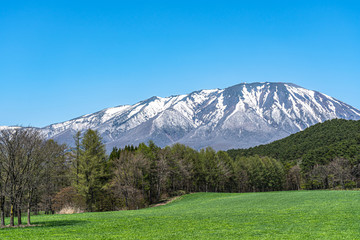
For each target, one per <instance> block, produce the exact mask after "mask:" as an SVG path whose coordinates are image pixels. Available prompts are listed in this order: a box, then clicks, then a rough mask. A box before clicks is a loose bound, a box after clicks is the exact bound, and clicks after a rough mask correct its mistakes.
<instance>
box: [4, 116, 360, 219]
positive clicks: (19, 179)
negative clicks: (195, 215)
mask: <svg viewBox="0 0 360 240" xmlns="http://www.w3.org/2000/svg"><path fill="white" fill-rule="evenodd" d="M359 146H360V122H359V121H346V120H337V119H336V120H331V121H326V122H324V123H321V124H316V125H314V126H312V127H309V128H308V129H305V130H304V131H302V132H299V133H296V134H293V135H291V136H289V137H287V138H285V139H282V140H279V141H275V142H273V143H270V144H267V145H263V146H258V147H254V148H250V149H236V150H234V149H233V150H228V151H215V150H213V149H212V148H206V149H201V150H200V151H196V150H194V149H192V148H190V147H187V146H185V145H182V144H174V145H172V146H167V147H164V148H160V147H158V146H156V144H155V143H154V142H152V141H150V142H148V143H147V144H145V143H141V144H139V145H138V146H125V147H124V148H114V149H113V150H112V151H111V153H110V155H107V154H106V151H105V145H104V144H103V143H102V139H101V137H100V135H99V133H98V132H97V131H94V130H91V129H89V130H87V131H86V132H85V133H83V134H81V133H80V132H78V133H76V134H75V135H74V146H73V147H71V148H69V147H67V146H65V145H60V144H58V143H56V142H55V141H53V140H45V138H44V137H43V136H42V135H41V133H40V132H39V131H37V130H35V129H31V128H16V129H11V130H2V131H0V209H1V226H4V225H5V221H4V219H5V217H10V225H11V226H14V225H15V218H17V225H19V226H20V225H22V224H23V223H22V222H21V216H22V214H24V213H26V214H27V225H31V218H30V216H31V214H39V213H45V214H54V213H74V212H94V211H114V210H125V209H139V208H144V207H147V206H151V205H152V204H156V203H159V202H162V201H164V200H166V199H168V198H170V197H173V196H179V195H182V194H185V193H192V192H264V191H283V190H301V189H352V188H357V187H359V185H360V176H359V175H360V174H359V172H360V171H359V170H360V165H359V163H360V162H359V160H360V149H359Z"/></svg>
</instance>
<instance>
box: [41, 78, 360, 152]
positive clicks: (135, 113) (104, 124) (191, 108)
mask: <svg viewBox="0 0 360 240" xmlns="http://www.w3.org/2000/svg"><path fill="white" fill-rule="evenodd" d="M333 118H343V119H349V120H358V119H360V111H359V110H358V109H356V108H353V107H351V106H350V105H348V104H346V103H343V102H341V101H339V100H337V99H335V98H332V97H330V96H328V95H326V94H322V93H320V92H317V91H313V90H308V89H305V88H303V87H300V86H298V85H296V84H293V83H283V82H275V83H273V82H255V83H240V84H237V85H234V86H231V87H228V88H224V89H219V88H216V89H209V90H198V91H193V92H191V93H189V94H182V95H172V96H169V97H158V96H152V97H150V98H148V99H145V100H143V101H140V102H138V103H135V104H133V105H118V106H116V107H112V108H105V109H103V110H100V111H97V112H95V113H91V114H86V115H83V116H80V117H77V118H74V119H71V120H69V121H65V122H60V123H55V124H51V125H49V126H46V127H44V128H41V130H42V131H43V132H44V134H45V135H46V137H47V138H54V139H55V140H56V141H58V142H60V143H67V144H69V145H72V143H73V139H72V136H73V135H74V134H75V132H77V131H85V130H87V129H89V128H92V129H95V130H98V131H99V133H100V134H101V136H102V137H103V140H104V142H105V143H106V145H107V149H108V150H110V149H111V148H112V147H114V146H117V147H122V146H124V145H129V144H134V145H137V144H138V143H140V142H147V141H149V140H153V141H154V142H155V143H156V144H157V145H159V146H161V147H163V146H166V145H171V144H174V143H177V142H179V143H183V144H186V145H188V146H190V147H193V148H195V149H200V148H205V147H207V146H211V147H213V148H215V149H216V150H227V149H231V148H248V147H253V146H256V145H260V144H266V143H269V142H272V141H274V140H278V139H280V138H283V137H286V136H288V135H290V134H292V133H295V132H298V131H301V130H303V129H305V128H307V127H309V126H312V125H314V124H316V123H318V122H323V121H326V120H330V119H333Z"/></svg>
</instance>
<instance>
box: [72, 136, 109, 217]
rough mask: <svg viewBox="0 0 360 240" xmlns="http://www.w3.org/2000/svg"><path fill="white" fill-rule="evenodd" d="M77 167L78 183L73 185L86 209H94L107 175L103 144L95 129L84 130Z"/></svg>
mask: <svg viewBox="0 0 360 240" xmlns="http://www.w3.org/2000/svg"><path fill="white" fill-rule="evenodd" d="M78 167H79V171H78V183H77V184H75V187H76V188H77V190H78V192H79V193H80V194H81V195H82V196H83V197H84V198H85V200H86V209H87V211H94V210H96V209H97V208H99V206H96V203H99V201H97V200H98V199H99V198H100V197H101V195H102V193H103V192H102V187H103V186H104V185H105V182H106V181H105V180H106V175H107V173H106V171H105V170H106V153H105V146H104V144H103V143H102V142H101V137H100V135H99V134H98V132H97V131H93V130H91V129H89V130H87V131H86V132H85V134H84V136H83V138H82V141H81V152H80V156H79V166H78Z"/></svg>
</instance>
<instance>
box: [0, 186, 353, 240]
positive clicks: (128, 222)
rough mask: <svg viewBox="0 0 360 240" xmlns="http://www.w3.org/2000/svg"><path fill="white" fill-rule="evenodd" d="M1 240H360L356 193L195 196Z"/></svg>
mask: <svg viewBox="0 0 360 240" xmlns="http://www.w3.org/2000/svg"><path fill="white" fill-rule="evenodd" d="M33 223H34V224H39V225H42V226H39V227H32V228H20V229H10V228H6V229H0V239H359V238H360V192H359V191H294V192H267V193H243V194H222V193H196V194H190V195H186V196H184V197H182V198H181V199H179V200H176V201H174V202H172V203H170V204H168V205H165V206H160V207H156V208H148V209H142V210H135V211H120V212H104V213H83V214H74V215H51V216H35V217H33Z"/></svg>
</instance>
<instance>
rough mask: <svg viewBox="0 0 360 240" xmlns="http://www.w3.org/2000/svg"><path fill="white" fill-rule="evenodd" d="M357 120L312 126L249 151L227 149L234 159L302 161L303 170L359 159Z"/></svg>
mask: <svg viewBox="0 0 360 240" xmlns="http://www.w3.org/2000/svg"><path fill="white" fill-rule="evenodd" d="M359 140H360V121H352V120H343V119H333V120H329V121H326V122H324V123H319V124H316V125H314V126H311V127H309V128H307V129H305V130H304V131H301V132H298V133H295V134H293V135H290V136H289V137H286V138H284V139H281V140H278V141H275V142H272V143H270V144H267V145H261V146H257V147H253V148H249V149H236V150H235V149H232V150H228V153H229V155H230V156H231V157H232V158H234V159H235V158H236V157H237V156H254V155H259V156H269V157H273V158H275V159H278V160H280V161H281V162H283V163H291V165H295V164H296V162H298V161H299V160H301V166H302V170H303V171H305V172H306V171H309V170H310V169H312V168H313V167H314V166H315V165H317V164H323V165H324V164H327V163H329V162H330V161H332V160H333V159H335V158H337V157H339V158H346V159H348V160H350V161H352V162H354V163H355V162H359V160H360V145H359V144H360V141H359Z"/></svg>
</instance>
